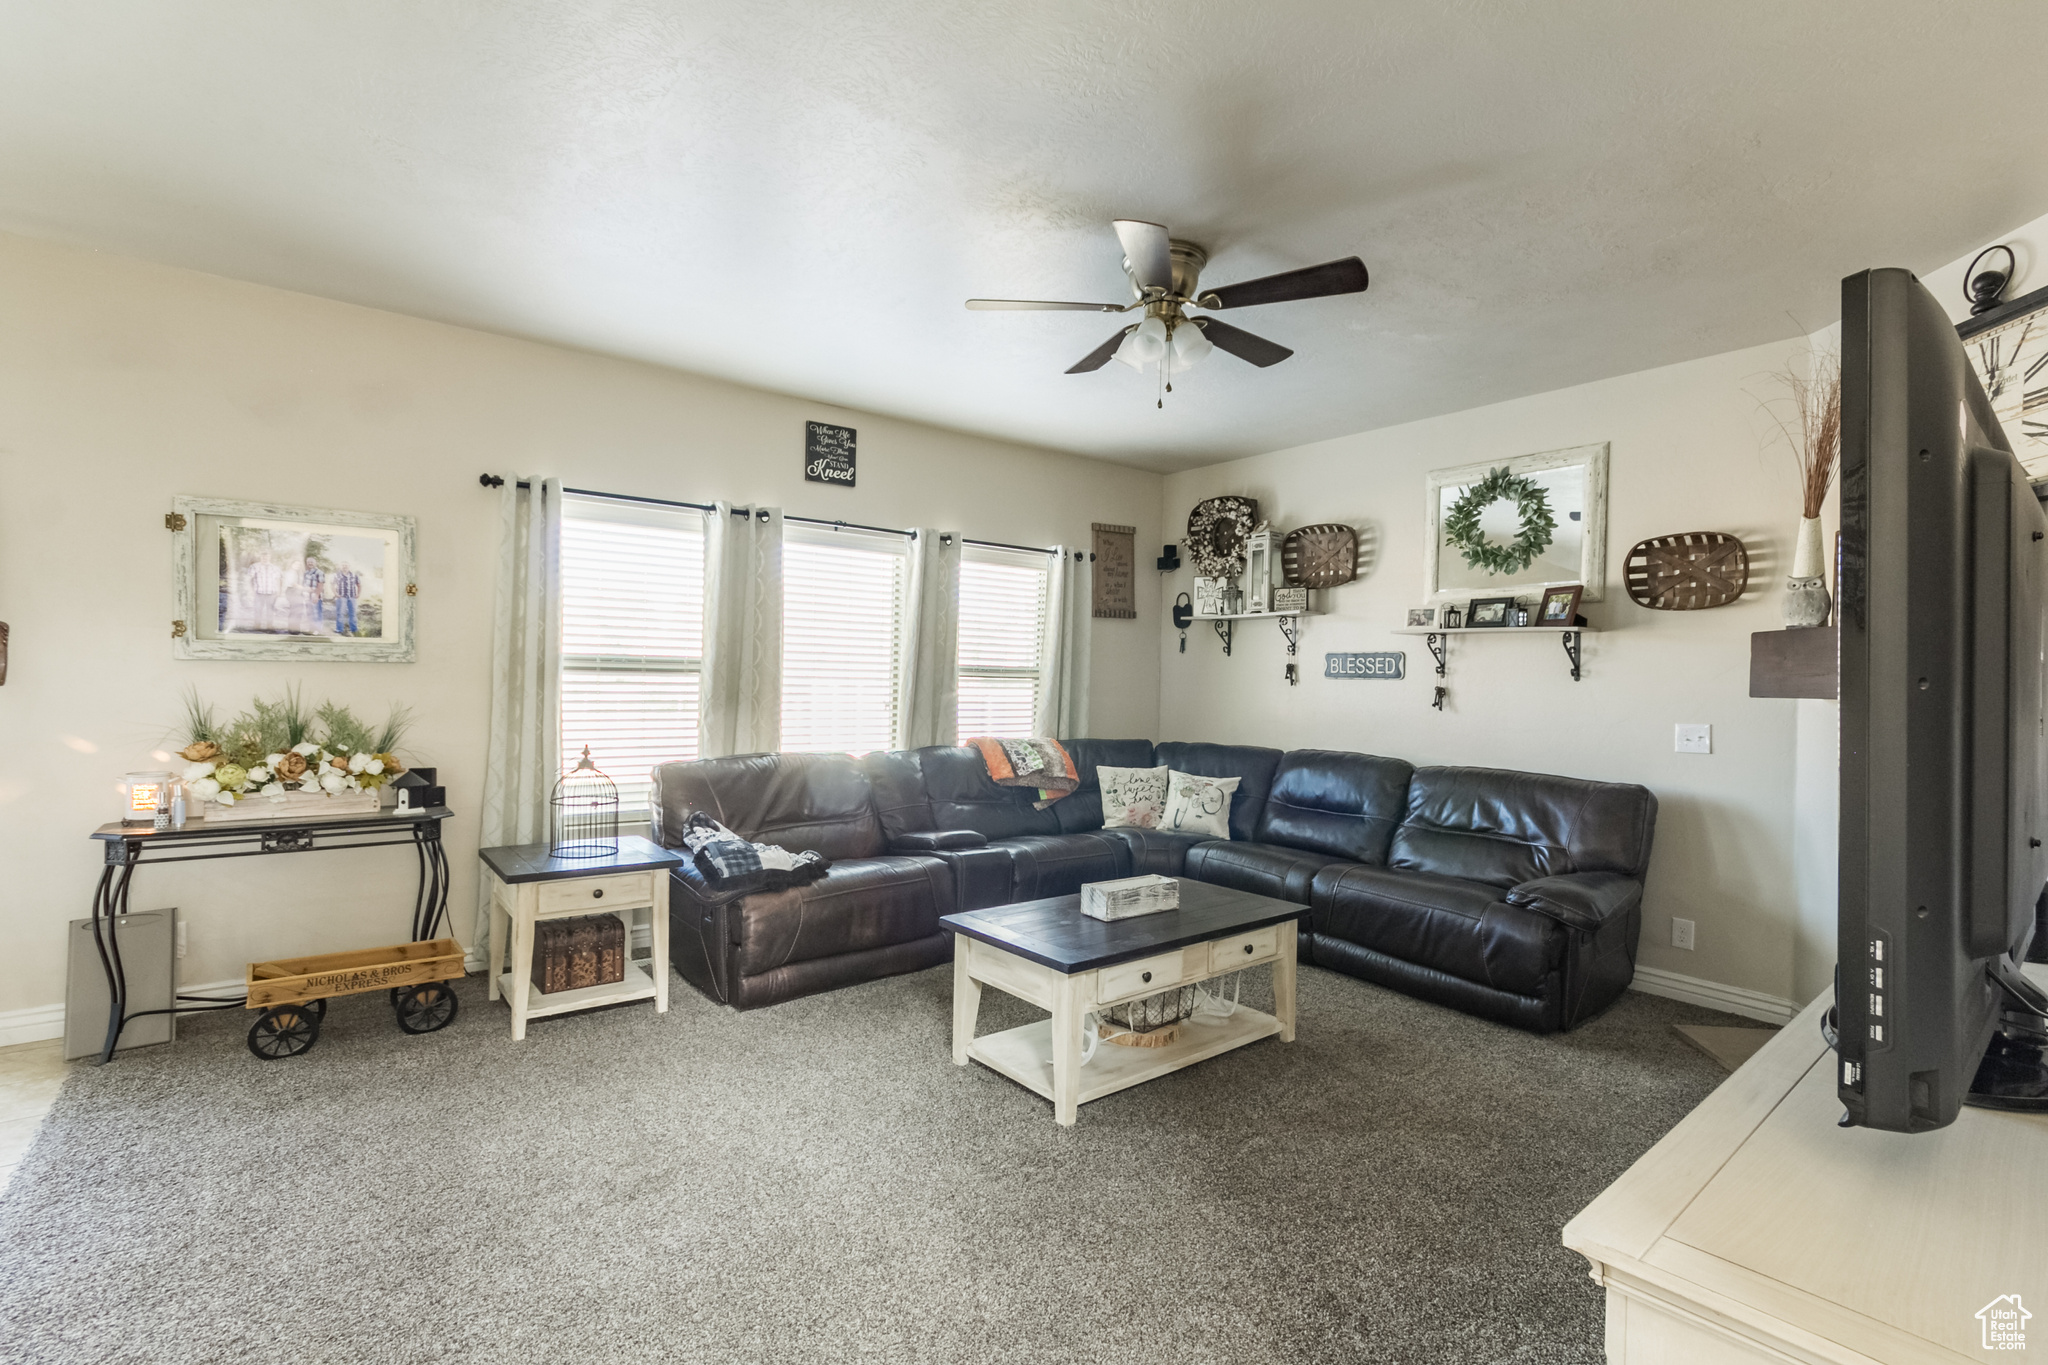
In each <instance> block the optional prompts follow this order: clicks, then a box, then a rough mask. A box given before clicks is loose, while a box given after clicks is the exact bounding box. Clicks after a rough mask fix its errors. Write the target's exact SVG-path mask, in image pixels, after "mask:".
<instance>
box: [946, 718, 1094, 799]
mask: <svg viewBox="0 0 2048 1365" xmlns="http://www.w3.org/2000/svg"><path fill="white" fill-rule="evenodd" d="M961 742H962V743H963V744H971V745H973V746H974V747H975V748H976V749H979V750H980V751H981V761H982V762H984V763H986V764H988V775H989V780H990V781H992V782H994V783H995V784H996V785H997V786H999V787H1036V788H1038V800H1036V801H1034V802H1032V803H1031V804H1032V806H1033V807H1034V808H1035V809H1037V810H1044V809H1045V808H1046V807H1047V806H1050V805H1051V804H1052V803H1053V802H1055V801H1057V800H1059V799H1060V798H1061V797H1062V796H1065V795H1066V794H1067V793H1068V792H1070V791H1072V790H1074V788H1076V787H1078V786H1080V785H1081V777H1080V774H1079V773H1077V772H1075V771H1074V760H1073V759H1071V758H1069V757H1068V756H1067V751H1066V750H1065V749H1064V748H1062V747H1061V745H1060V742H1059V741H1058V740H1056V739H1044V738H1034V739H996V738H993V737H991V736H987V735H982V736H979V737H977V738H974V739H968V740H962V741H961Z"/></svg>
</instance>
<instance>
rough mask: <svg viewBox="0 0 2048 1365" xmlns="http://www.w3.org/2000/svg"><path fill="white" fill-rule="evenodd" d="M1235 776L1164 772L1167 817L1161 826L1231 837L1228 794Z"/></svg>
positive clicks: (1174, 829) (1185, 831)
mask: <svg viewBox="0 0 2048 1365" xmlns="http://www.w3.org/2000/svg"><path fill="white" fill-rule="evenodd" d="M1238 780H1239V779H1237V778H1235V777H1198V776H1196V775H1195V774H1194V773H1183V772H1172V771H1169V772H1168V773H1167V775H1166V819H1165V821H1164V822H1163V823H1162V824H1161V825H1160V828H1161V829H1169V830H1172V831H1173V832H1174V833H1176V834H1206V835H1208V836H1209V837H1210V838H1211V839H1228V838H1229V837H1230V794H1231V793H1232V792H1234V791H1236V790H1237V784H1238Z"/></svg>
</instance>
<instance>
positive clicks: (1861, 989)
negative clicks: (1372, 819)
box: [1832, 270, 2048, 1133]
mask: <svg viewBox="0 0 2048 1365" xmlns="http://www.w3.org/2000/svg"><path fill="white" fill-rule="evenodd" d="M1841 459H1842V463H1841V480H1842V483H1841V491H1842V545H1841V560H1840V569H1839V574H1838V585H1837V586H1838V593H1837V625H1838V629H1839V632H1840V635H1839V638H1840V650H1841V657H1840V687H1841V692H1840V696H1841V849H1840V857H1841V867H1840V883H1839V921H1840V923H1839V940H1838V942H1837V956H1836V964H1837V965H1836V968H1835V1011H1834V1016H1833V1021H1832V1022H1833V1027H1834V1034H1835V1039H1834V1041H1835V1047H1836V1051H1837V1053H1838V1061H1839V1069H1838V1071H1837V1073H1836V1083H1837V1092H1838V1094H1839V1095H1840V1098H1841V1101H1842V1104H1843V1106H1844V1108H1845V1109H1846V1110H1847V1113H1846V1115H1845V1116H1844V1117H1843V1119H1842V1122H1843V1124H1844V1125H1860V1126H1864V1127H1870V1128H1881V1129H1887V1130H1890V1131H1893V1132H1902V1133H1917V1132H1925V1131H1929V1130H1932V1129H1935V1128H1940V1127H1943V1126H1945V1125H1947V1124H1949V1123H1953V1122H1954V1121H1955V1117H1956V1114H1957V1111H1958V1109H1959V1108H1960V1107H1961V1106H1962V1105H1963V1104H1964V1103H1966V1102H1968V1103H1977V1104H1987V1105H1992V1106H1995V1107H2003V1108H2048V1033H2044V1031H2043V1025H2042V1015H2043V1013H2044V1012H2048V998H2044V996H2043V994H2042V993H2041V992H2040V991H2039V990H2038V989H2037V988H2036V987H2034V985H2033V984H2032V983H2031V982H2029V981H2027V980H2026V979H2025V978H2024V977H2023V976H2021V974H2020V963H2021V962H2022V961H2023V960H2024V959H2025V956H2026V953H2027V949H2028V945H2029V941H2030V940H2031V938H2032V937H2033V933H2034V927H2035V919H2036V905H2037V903H2039V902H2040V901H2041V899H2042V895H2043V888H2044V886H2048V849H2044V848H2043V847H2042V844H2043V840H2044V839H2048V826H2044V817H2048V771H2044V767H2043V763H2044V760H2048V740H2044V737H2043V726H2044V720H2048V709H2044V697H2043V684H2044V678H2048V668H2044V665H2043V658H2042V647H2043V630H2042V611H2043V609H2044V607H2048V597H2044V593H2048V515H2044V514H2043V511H2042V507H2041V503H2040V501H2039V499H2038V498H2037V497H2036V496H2035V494H2034V491H2033V489H2032V487H2031V485H2030V484H2029V482H2028V479H2027V476H2026V473H2025V471H2024V470H2022V469H2021V467H2020V464H2019V462H2018V461H2017V460H2016V459H2014V458H2013V455H2012V450H2011V447H2010V446H2009V445H2008V444H2007V443H2006V438H2005V435H2004V433H2003V432H2002V431H2001V430H2000V429H1999V425H1998V420H1997V419H1996V418H1995V417H1994V416H1992V412H1991V405H1990V403H1989V402H1987V401H1986V399H1985V395H1984V391H1983V388H1982V386H1981V385H1980V384H1979V383H1978V381H1977V377H1976V374H1975V372H1974V371H1973V370H1972V368H1971V366H1970V364H1969V361H1968V359H1967V358H1966V357H1965V355H1964V353H1963V348H1962V343H1961V342H1960V341H1959V340H1958V339H1957V337H1956V330H1955V327H1954V326H1953V325H1952V324H1951V323H1950V321H1949V319H1948V316H1947V314H1946V313H1944V312H1943V310H1942V308H1941V306H1940V305H1939V304H1937V303H1936V302H1935V300H1934V298H1933V296H1932V295H1931V294H1929V293H1928V292H1927V290H1926V288H1925V287H1923V286H1922V285H1921V284H1920V282H1919V281H1918V280H1916V279H1915V278H1914V277H1913V276H1912V274H1911V273H1910V272H1908V271H1905V270H1868V271H1865V272H1863V273H1862V274H1859V275H1852V276H1850V277H1849V278H1848V279H1846V280H1844V281H1843V282H1842V457H1841Z"/></svg>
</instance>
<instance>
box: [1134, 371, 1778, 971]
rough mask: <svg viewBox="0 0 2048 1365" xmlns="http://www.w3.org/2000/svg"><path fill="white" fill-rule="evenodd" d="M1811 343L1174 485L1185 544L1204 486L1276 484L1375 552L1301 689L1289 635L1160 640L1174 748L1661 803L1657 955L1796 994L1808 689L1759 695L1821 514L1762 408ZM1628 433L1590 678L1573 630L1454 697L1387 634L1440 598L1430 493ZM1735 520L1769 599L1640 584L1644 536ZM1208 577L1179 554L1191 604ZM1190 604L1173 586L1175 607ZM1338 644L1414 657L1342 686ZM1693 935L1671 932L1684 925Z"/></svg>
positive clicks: (1170, 482)
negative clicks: (1264, 747)
mask: <svg viewBox="0 0 2048 1365" xmlns="http://www.w3.org/2000/svg"><path fill="white" fill-rule="evenodd" d="M1802 344H1803V343H1799V342H1787V343H1784V344H1780V345H1772V346H1763V347H1757V348H1755V349H1752V350H1747V351H1740V352H1735V353H1732V354H1728V355H1720V356H1714V357H1711V358H1709V359H1706V360H1700V361H1694V362H1691V363H1688V364H1684V365H1674V366H1670V367H1668V368H1665V369H1658V370H1651V371H1647V372H1644V373H1641V374H1633V375H1626V376H1623V377H1620V378H1617V379H1610V380H1605V381H1602V382H1600V383H1596V384H1587V385H1583V386H1581V387H1578V388H1572V389H1565V390H1560V391H1557V392H1554V393H1546V394H1540V395H1537V396H1535V397H1531V398H1524V399H1519V400H1516V401H1514V402H1510V403H1502V404H1499V405H1496V406H1493V407H1487V408H1478V409H1473V410H1470V411H1466V412H1460V413H1455V414H1452V415H1450V416H1446V417H1440V418H1434V419H1431V420H1429V421H1424V422H1416V423H1413V424H1410V425H1407V426H1400V427H1392V428H1388V429H1385V430H1381V431H1374V432H1366V433H1363V434H1360V435H1355V436H1346V437H1342V438H1340V439H1337V440H1332V441H1324V442H1321V443H1318V444H1315V445H1310V446H1303V447H1299V448H1297V449H1293V450H1285V451H1278V452H1274V453H1272V454H1268V455H1261V456H1257V457H1254V458H1251V459H1246V460H1239V461H1235V462H1233V463H1230V464H1224V465H1218V466H1214V467H1211V468H1208V469H1201V470H1195V471H1191V472H1188V473H1184V474H1176V475H1170V476H1168V478H1167V480H1166V500H1165V505H1164V508H1163V519H1164V522H1165V525H1166V526H1167V527H1168V528H1169V531H1170V532H1173V533H1174V534H1176V535H1178V534H1179V533H1180V532H1181V531H1182V530H1183V529H1184V528H1185V525H1186V517H1187V513H1188V509H1189V508H1190V507H1191V506H1193V504H1194V503H1195V502H1196V501H1198V500H1199V499H1201V498H1204V497H1208V496H1211V495H1212V494H1217V493H1239V494H1246V495H1250V496H1253V497H1256V498H1258V500H1259V508H1260V512H1261V514H1262V515H1264V516H1267V517H1269V518H1270V519H1271V520H1272V523H1273V525H1274V526H1275V528H1277V529H1283V530H1284V529H1286V528H1288V527H1293V526H1298V525H1301V524H1303V523H1306V522H1315V521H1338V522H1347V523H1349V524H1351V525H1354V526H1356V527H1358V528H1359V529H1360V530H1361V532H1363V533H1367V534H1368V535H1369V537H1370V538H1371V540H1372V541H1373V542H1374V543H1375V545H1376V551H1375V555H1374V560H1373V563H1372V566H1371V569H1370V571H1369V572H1367V573H1366V574H1365V575H1364V576H1363V577H1362V578H1361V579H1360V580H1359V581H1358V582H1355V583H1353V584H1351V585H1349V586H1346V587H1343V588H1339V589H1335V590H1333V591H1331V592H1328V593H1325V594H1321V595H1320V596H1321V597H1322V599H1323V600H1322V609H1323V610H1324V611H1325V612H1326V613H1327V614H1325V615H1320V616H1314V617H1310V618H1308V619H1307V620H1305V621H1304V623H1303V629H1302V637H1301V659H1300V662H1301V674H1302V678H1301V683H1300V685H1299V686H1298V687H1291V688H1290V687H1289V686H1287V684H1286V682H1285V681H1284V680H1283V677H1282V669H1283V665H1284V663H1285V661H1286V655H1285V645H1284V642H1283V641H1282V639H1281V637H1280V634H1279V632H1278V630H1277V629H1275V628H1273V627H1271V626H1261V625H1254V624H1246V625H1243V626H1241V627H1240V629H1239V631H1238V635H1237V645H1236V649H1235V653H1234V655H1233V657H1231V658H1228V659H1226V658H1224V657H1223V656H1222V651H1221V649H1220V647H1219V645H1218V643H1217V641H1216V639H1215V637H1214V635H1213V634H1212V633H1211V632H1210V631H1209V630H1208V629H1207V628H1206V627H1198V628H1197V629H1194V630H1190V631H1189V632H1188V642H1187V653H1186V654H1185V655H1183V654H1180V653H1179V652H1178V649H1177V644H1178V636H1177V634H1176V633H1175V632H1173V631H1171V630H1170V629H1169V630H1162V632H1161V635H1160V642H1161V659H1162V665H1161V702H1160V729H1161V737H1162V738H1169V739H1178V738H1201V739H1214V740H1231V741H1237V742H1242V743H1260V744H1271V745H1279V746H1283V747H1296V746H1310V745H1315V746H1323V747H1328V748H1343V749H1359V750H1365V751H1368V752H1373V753H1384V754H1392V755H1396V756H1399V757H1401V758H1405V759H1408V760H1410V761H1412V762H1415V763H1458V764H1480V765H1488V766H1495V767H1503V768H1523V769H1530V770H1534V771H1538V772H1554V773H1568V774H1571V775H1573V776H1579V777H1588V778H1595V779H1600V780H1605V781H1615V782H1640V783H1642V784H1644V785H1646V786H1648V787H1649V788H1650V789H1651V790H1653V791H1654V792H1656V793H1657V796H1658V799H1659V801H1660V802H1661V811H1660V814H1659V818H1658V824H1657V841H1656V850H1655V853H1654V856H1653V860H1652V864H1651V870H1650V876H1649V883H1648V890H1647V892H1646V900H1645V906H1646V913H1645V916H1644V923H1643V936H1642V952H1641V958H1640V961H1641V963H1642V965H1644V966H1646V967H1652V968H1660V969H1663V970H1665V971H1670V972H1677V973H1681V974H1683V975H1686V976H1692V977H1698V978H1703V979H1705V980H1708V981H1713V982H1719V983H1724V984H1727V985H1731V986H1736V987H1740V988H1743V989H1746V990H1750V991H1755V992H1760V993H1762V994H1764V995H1766V996H1771V997H1776V998H1779V999H1789V998H1791V997H1792V996H1793V994H1794V988H1795V983H1794V971H1793V958H1794V924H1795V921H1796V915H1795V913H1794V905H1795V902H1794V892H1793V840H1794V826H1795V817H1794V810H1793V778H1794V769H1795V764H1796V750H1797V739H1798V728H1797V722H1796V714H1797V713H1796V708H1797V706H1798V703H1795V702H1791V701H1765V700H1753V699H1751V698H1750V696H1749V695H1748V690H1749V688H1748V679H1749V636H1750V633H1751V632H1752V631H1759V630H1770V629H1774V628H1776V627H1778V626H1779V625H1780V624H1781V621H1780V617H1779V606H1778V597H1779V592H1778V591H1777V589H1778V587H1779V585H1780V581H1781V580H1782V578H1783V576H1784V573H1785V570H1786V566H1785V564H1784V563H1783V562H1782V561H1783V559H1784V557H1785V556H1786V555H1788V554H1789V546H1790V541H1791V536H1792V533H1793V531H1794V529H1795V528H1796V525H1797V522H1798V517H1799V503H1798V488H1797V481H1796V476H1795V474H1794V471H1793V467H1792V463H1791V459H1790V456H1789V454H1787V453H1786V452H1785V450H1784V449H1783V448H1782V446H1776V445H1772V444H1771V442H1770V437H1771V436H1772V434H1773V432H1774V428H1773V427H1772V425H1771V423H1770V421H1769V419H1768V417H1767V416H1766V415H1765V414H1764V413H1763V411H1762V410H1761V408H1760V404H1759V400H1760V399H1764V398H1768V397H1770V396H1771V395H1772V394H1773V393H1774V392H1775V389H1774V386H1773V384H1772V381H1771V378H1770V373H1771V371H1773V370H1775V369H1777V368H1778V367H1779V366H1781V365H1783V364H1785V363H1787V361H1788V360H1790V359H1791V358H1792V357H1793V356H1794V355H1795V353H1797V352H1798V351H1799V350H1800V349H1801V346H1802ZM1597 441H1605V442H1609V443H1611V456H1610V459H1611V465H1610V475H1609V490H1608V493H1609V503H1608V585H1607V596H1606V600H1605V601H1603V602H1599V603H1594V604H1589V605H1588V606H1587V607H1586V608H1585V609H1584V610H1585V614H1586V616H1587V618H1588V619H1589V620H1590V621H1591V622H1592V624H1593V625H1594V626H1595V627H1596V628H1597V633H1593V634H1588V635H1587V636H1586V637H1585V670H1584V671H1585V679H1584V681H1582V682H1577V683H1574V682H1573V681H1572V680H1571V675H1570V671H1569V667H1568V664H1567V661H1566V659H1565V656H1564V651H1563V650H1562V649H1561V648H1560V646H1559V644H1558V640H1557V637H1556V636H1554V635H1522V636H1519V637H1517V636H1514V635H1512V634H1504V635H1502V636H1499V637H1492V636H1472V635H1460V636H1456V637H1453V638H1452V641H1451V645H1450V668H1449V676H1448V678H1447V679H1446V681H1447V683H1448V686H1449V688H1450V701H1449V704H1448V707H1447V709H1446V710H1445V711H1443V712H1442V713H1439V712H1437V711H1435V710H1432V709H1431V707H1430V704H1429V703H1430V697H1431V689H1432V687H1433V686H1434V685H1435V683H1436V681H1437V679H1436V677H1435V675H1434V664H1433V662H1432V661H1431V660H1430V658H1429V655H1428V652H1427V650H1426V649H1425V648H1424V647H1423V641H1422V640H1421V639H1419V638H1416V637H1412V636H1400V635H1395V634H1392V633H1391V628H1392V627H1395V626H1398V625H1401V624H1403V623H1404V622H1405V618H1406V612H1407V609H1408V608H1409V607H1411V606H1416V605H1420V604H1421V602H1422V596H1423V593H1422V559H1423V553H1424V550H1423V546H1424V539H1425V536H1424V531H1423V514H1424V503H1425V498H1424V486H1425V484H1424V481H1425V478H1426V476H1427V475H1428V473H1429V471H1430V470H1432V469H1440V468H1446V467H1449V466H1453V465H1463V464H1471V463H1476V462H1478V461H1481V460H1494V459H1506V458H1508V457H1511V456H1515V455H1523V454H1529V453H1532V452H1535V451H1543V450H1554V449H1558V448H1561V447H1566V446H1575V445H1583V444H1587V443H1590V442H1597ZM1680 531H1726V532H1729V533H1731V534H1734V535H1736V536H1739V537H1740V538H1741V539H1742V541H1743V543H1744V544H1745V545H1746V546H1748V548H1749V553H1750V557H1751V561H1750V562H1751V590H1750V592H1749V593H1748V594H1747V595H1746V596H1744V597H1743V598H1742V599H1741V600H1740V601H1738V602H1736V603H1734V604H1731V605H1729V606H1726V607H1722V608H1718V609H1716V610H1712V611H1701V612H1659V611H1649V610H1646V609H1644V608H1642V607H1638V606H1636V605H1635V604H1634V603H1632V602H1630V601H1629V600H1628V595H1627V593H1626V592H1625V591H1624V590H1623V588H1622V587H1621V570H1622V563H1623V560H1624V558H1625V556H1626V553H1627V550H1628V548H1629V547H1630V546H1631V545H1633V544H1634V543H1635V542H1637V541H1639V540H1642V539H1644V538H1645V537H1648V536H1654V535H1665V534H1670V533H1675V532H1680ZM1191 586H1192V572H1191V571H1190V570H1188V569H1186V568H1183V569H1182V570H1181V571H1180V572H1178V573H1176V574H1174V575H1172V577H1171V581H1170V582H1168V584H1167V585H1166V591H1167V592H1168V593H1169V594H1170V593H1175V592H1180V591H1186V590H1188V589H1190V588H1191ZM1168 600H1171V599H1170V597H1169V599H1168ZM1332 650H1402V651H1405V652H1406V653H1407V656H1408V659H1407V673H1408V676H1407V678H1406V679H1405V680H1403V681H1400V682H1367V681H1352V680H1343V681H1333V680H1327V679H1325V678H1323V677H1322V676H1321V673H1322V660H1323V655H1324V654H1325V653H1326V652H1328V651H1332ZM1680 722H1701V723H1706V724H1710V725H1712V726H1713V727H1714V734H1713V744H1714V752H1713V753H1712V754H1710V755H1704V756H1700V755H1688V754H1678V753H1674V752H1673V751H1672V727H1673V726H1674V725H1675V724H1677V723H1680ZM1674 916H1679V917H1684V918H1688V919H1691V920H1693V921H1695V923H1696V924H1697V926H1698V928H1697V940H1696V942H1697V946H1696V948H1695V949H1694V950H1692V951H1690V952H1687V951H1681V950H1679V949H1675V948H1673V947H1671V946H1670V944H1671V923H1670V922H1671V919H1672V918H1673V917H1674Z"/></svg>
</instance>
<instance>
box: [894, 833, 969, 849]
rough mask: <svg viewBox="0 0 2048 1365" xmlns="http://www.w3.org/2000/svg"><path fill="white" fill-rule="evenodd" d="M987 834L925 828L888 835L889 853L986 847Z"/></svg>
mask: <svg viewBox="0 0 2048 1365" xmlns="http://www.w3.org/2000/svg"><path fill="white" fill-rule="evenodd" d="M986 847H988V836H987V835H986V834H983V833H981V832H980V831H979V830H972V829H926V830H918V831H916V832H915V833H911V834H896V835H892V836H890V839H889V851H890V852H891V853H947V852H951V851H953V850H955V849H962V848H986Z"/></svg>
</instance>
